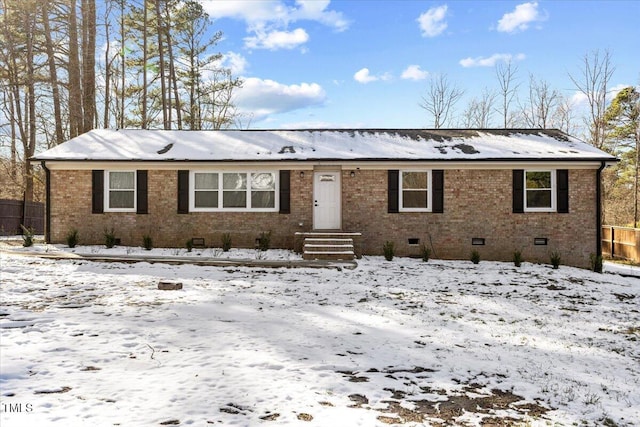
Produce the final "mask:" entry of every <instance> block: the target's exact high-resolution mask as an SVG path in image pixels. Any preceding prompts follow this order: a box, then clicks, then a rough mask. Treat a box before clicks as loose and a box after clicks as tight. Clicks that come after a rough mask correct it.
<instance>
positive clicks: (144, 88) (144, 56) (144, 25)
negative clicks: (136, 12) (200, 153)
mask: <svg viewBox="0 0 640 427" xmlns="http://www.w3.org/2000/svg"><path fill="white" fill-rule="evenodd" d="M123 1H124V0H123ZM147 1H148V0H142V3H143V6H142V15H143V18H142V20H143V22H142V117H141V121H142V126H141V127H142V129H146V128H147V60H148V58H147ZM122 84H123V86H122V95H123V96H124V73H123V77H122ZM122 113H123V114H124V111H123V112H122Z"/></svg>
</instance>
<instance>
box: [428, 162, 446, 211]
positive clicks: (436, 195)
mask: <svg viewBox="0 0 640 427" xmlns="http://www.w3.org/2000/svg"><path fill="white" fill-rule="evenodd" d="M431 180H432V185H433V192H432V196H431V197H432V203H433V205H432V208H431V211H432V212H434V213H443V212H444V171H443V170H434V171H431Z"/></svg>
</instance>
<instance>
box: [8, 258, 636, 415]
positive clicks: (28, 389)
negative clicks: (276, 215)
mask: <svg viewBox="0 0 640 427" xmlns="http://www.w3.org/2000/svg"><path fill="white" fill-rule="evenodd" d="M37 248H40V250H46V249H44V248H45V246H37ZM49 250H53V249H51V248H49ZM57 250H61V249H60V248H58V249H57ZM155 251H156V250H154V251H152V252H154V254H155ZM169 251H170V250H169ZM268 252H269V253H271V251H268ZM0 256H1V260H0V268H1V270H0V274H1V276H0V283H1V285H0V292H1V293H0V295H1V307H0V334H1V341H0V366H1V371H0V388H1V390H2V391H1V396H0V399H1V400H2V413H1V414H0V421H1V422H0V424H2V426H3V427H12V426H36V425H37V426H48V425H64V426H76V425H94V426H112V425H127V426H129V425H132V426H133V425H135V426H152V425H153V426H156V425H159V424H162V423H164V425H171V424H173V425H177V423H179V425H194V426H201V425H221V426H228V425H237V426H248V425H249V426H251V425H269V424H272V425H309V426H327V425H345V426H346V425H349V426H358V425H360V426H372V425H385V424H389V423H396V424H403V423H404V425H416V424H420V425H422V424H426V425H429V424H436V425H437V423H438V422H440V423H445V424H447V423H449V424H448V425H451V424H457V425H459V424H461V423H464V422H466V423H468V425H480V423H481V422H490V421H492V420H493V422H494V424H493V425H509V423H514V422H516V421H515V420H525V421H528V422H530V424H531V425H548V423H551V424H553V423H560V424H561V425H571V424H574V423H576V424H581V425H582V424H585V425H602V424H605V423H609V424H608V425H619V426H624V425H638V424H640V392H639V391H638V390H640V345H639V342H638V341H639V340H640V281H639V280H638V279H635V278H629V277H622V276H618V275H614V274H596V273H592V272H589V271H585V270H580V269H574V268H570V267H564V266H562V267H560V269H559V270H553V269H551V268H549V267H548V266H544V265H534V264H529V263H525V264H523V266H522V267H520V268H515V267H514V266H513V265H511V264H508V263H497V262H481V263H480V264H479V265H473V264H471V263H470V262H468V261H457V262H456V261H442V260H431V261H429V262H428V263H423V262H422V261H420V260H415V259H404V258H395V259H394V260H393V261H391V262H388V261H385V260H384V259H383V258H382V257H365V258H364V259H362V260H359V262H358V264H359V265H358V267H357V268H356V269H353V270H349V269H343V270H342V271H338V270H336V269H297V268H291V269H287V268H279V269H269V268H257V267H254V268H246V267H225V268H219V267H202V266H193V265H178V266H176V265H165V264H153V265H152V264H148V263H145V262H140V263H135V264H123V263H117V262H116V263H97V262H90V261H86V260H76V259H73V260H58V261H55V260H51V259H41V258H37V257H30V256H23V255H14V254H9V253H1V254H0ZM270 257H271V255H268V258H270ZM159 280H172V281H178V282H181V283H182V284H183V286H184V288H183V289H182V290H179V291H160V290H158V289H157V285H158V281H159ZM497 418H500V419H502V422H503V423H504V424H500V423H499V421H497V420H496V419H497ZM483 420H484V421H483ZM614 423H615V424H614Z"/></svg>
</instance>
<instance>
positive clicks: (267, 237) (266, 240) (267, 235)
mask: <svg viewBox="0 0 640 427" xmlns="http://www.w3.org/2000/svg"><path fill="white" fill-rule="evenodd" d="M270 246H271V232H270V231H268V232H264V231H263V232H262V233H260V237H258V249H260V250H261V251H263V252H264V251H266V250H268V249H269V247H270Z"/></svg>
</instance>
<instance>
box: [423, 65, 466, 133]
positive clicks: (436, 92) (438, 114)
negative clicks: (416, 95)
mask: <svg viewBox="0 0 640 427" xmlns="http://www.w3.org/2000/svg"><path fill="white" fill-rule="evenodd" d="M462 95H464V90H463V89H460V88H458V87H457V86H456V85H455V84H451V83H449V80H447V75H446V74H437V75H434V76H433V77H431V78H430V81H429V87H428V88H427V93H426V94H425V95H424V96H423V97H422V102H420V103H419V104H418V105H420V107H422V108H424V109H425V110H427V112H428V113H429V114H430V115H432V116H433V127H434V129H440V128H441V127H442V126H443V125H445V124H446V123H447V120H448V119H449V114H450V113H451V112H452V110H453V107H454V106H455V104H456V103H457V102H458V101H459V100H460V98H462Z"/></svg>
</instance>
